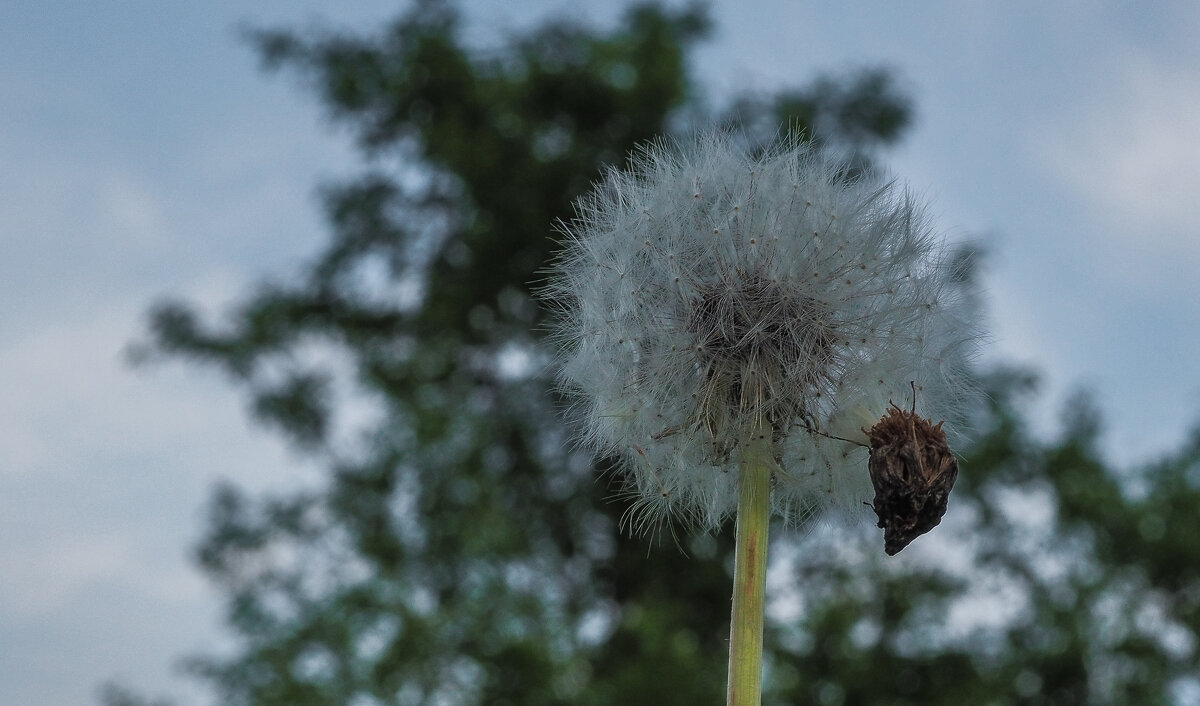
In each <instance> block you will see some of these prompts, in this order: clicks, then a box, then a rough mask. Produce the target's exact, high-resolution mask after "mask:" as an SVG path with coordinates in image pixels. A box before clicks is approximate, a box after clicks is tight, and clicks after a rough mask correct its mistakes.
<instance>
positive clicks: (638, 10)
mask: <svg viewBox="0 0 1200 706" xmlns="http://www.w3.org/2000/svg"><path fill="white" fill-rule="evenodd" d="M707 29H708V20H707V16H706V13H705V12H704V11H703V10H702V9H701V8H699V7H697V6H689V7H685V8H682V9H667V8H663V7H658V6H654V5H645V6H637V7H633V8H632V9H630V10H629V11H628V12H627V14H626V15H625V18H624V20H623V21H622V23H621V24H620V26H618V27H617V28H615V29H613V30H612V31H610V32H599V31H595V30H592V29H588V28H585V27H581V26H578V25H576V24H573V23H570V22H554V23H550V24H547V25H544V26H542V27H540V28H537V29H535V30H532V31H530V32H528V33H525V34H522V35H519V36H515V37H513V38H511V40H510V41H509V42H508V43H506V44H505V45H504V46H503V47H501V48H499V49H496V50H492V51H488V52H483V51H478V50H471V49H469V48H468V47H467V46H466V45H465V44H464V42H463V40H462V38H461V36H460V21H459V18H458V16H457V14H456V12H455V11H454V9H453V8H452V7H451V6H450V5H449V4H447V3H445V2H439V1H438V0H419V1H418V2H416V3H415V4H414V5H413V7H412V8H411V9H410V10H409V11H408V12H407V13H406V14H404V15H403V16H402V17H400V19H398V20H397V21H396V22H395V23H393V24H392V25H391V26H389V27H388V28H387V29H386V30H385V31H384V32H382V33H380V34H379V35H375V36H357V35H348V34H340V33H322V32H319V31H318V32H309V33H305V34H296V33H293V32H288V31H259V32H255V33H253V34H252V39H253V41H254V43H255V44H256V45H257V47H258V48H259V49H260V51H261V54H262V56H263V58H264V61H265V63H266V65H267V66H269V67H286V68H290V69H293V70H295V71H297V72H299V74H300V75H301V76H303V77H304V78H305V79H306V80H307V81H308V82H309V85H311V87H312V88H313V89H314V90H315V91H316V92H317V93H318V94H319V95H320V97H321V99H322V101H323V102H324V103H325V104H326V105H327V106H328V108H329V109H330V111H331V113H332V114H333V116H334V117H335V118H336V119H337V120H338V121H340V122H341V123H342V124H344V125H346V126H348V127H349V128H350V129H351V130H352V131H353V133H354V135H355V136H356V138H357V140H358V143H359V145H360V146H361V148H362V151H363V155H364V159H365V161H366V163H367V169H366V171H365V172H364V174H363V175H362V176H361V177H360V178H358V179H357V180H355V181H353V182H352V183H347V184H343V185H340V186H336V187H330V188H327V189H325V191H324V200H325V208H326V213H327V215H328V219H329V224H330V231H331V240H330V242H329V244H328V245H327V246H326V247H325V249H324V250H322V251H321V252H320V253H318V254H317V255H316V257H315V258H314V260H313V261H312V262H311V264H309V265H308V266H306V267H305V268H304V269H303V271H302V272H300V273H299V274H298V275H297V276H295V277H293V278H291V279H289V280H287V281H285V282H282V283H281V282H271V283H264V284H263V285H262V286H261V287H260V288H259V289H258V291H256V292H255V293H253V294H252V295H251V296H249V297H247V298H246V299H245V300H244V301H243V302H241V303H240V304H238V305H237V306H236V307H235V308H234V309H233V310H232V311H231V312H230V313H229V316H228V319H227V322H226V323H225V324H223V325H214V324H209V323H206V322H203V321H201V320H200V318H199V317H198V315H197V314H196V313H195V312H194V310H193V309H192V308H191V307H190V306H188V305H186V304H182V303H177V302H166V303H161V304H159V305H157V306H156V307H155V308H154V310H153V311H152V312H151V317H150V331H151V339H150V341H149V343H148V344H146V345H145V346H144V347H142V349H141V355H143V356H161V355H166V356H182V357H185V358H188V359H191V360H196V361H201V362H204V363H208V364H212V365H215V366H217V367H219V368H220V369H222V370H224V371H225V372H227V373H228V374H229V375H230V376H232V378H233V379H234V380H235V381H236V383H237V384H239V385H242V386H244V387H245V388H246V389H247V392H248V394H249V396H250V399H251V406H252V409H253V413H254V415H255V416H256V417H257V419H259V420H260V421H262V422H263V423H265V424H268V425H271V426H273V427H275V428H277V429H278V430H280V431H281V432H282V433H284V434H285V435H287V436H288V437H289V438H290V439H291V440H292V441H293V442H294V443H295V444H296V445H297V446H298V447H300V448H302V449H305V450H306V451H307V452H308V453H311V454H313V455H315V456H317V457H319V458H320V459H322V460H323V462H324V463H325V465H327V466H328V469H329V472H328V476H327V479H326V481H325V482H324V484H322V485H321V486H319V487H315V488H306V489H298V490H296V491H295V492H293V493H290V494H283V495H276V496H268V497H263V498H258V499H251V498H248V497H246V496H245V495H244V494H243V493H241V492H239V491H238V490H236V489H235V488H234V487H232V486H227V487H222V488H219V489H218V490H217V491H216V493H215V494H214V497H213V499H212V501H211V506H210V520H209V529H208V532H207V536H206V538H205V539H204V541H203V542H202V543H201V545H200V547H199V548H198V551H197V557H198V560H199V563H200V565H201V567H202V568H203V569H204V570H205V571H206V572H207V574H208V575H209V576H210V578H211V579H212V580H213V581H214V582H215V583H216V584H217V585H218V586H219V587H220V589H221V591H222V592H223V594H224V595H225V597H226V601H227V603H226V605H227V621H228V626H229V629H230V630H231V632H232V636H233V638H234V644H235V649H234V651H233V652H232V654H229V655H226V656H206V657H200V658H195V659H193V660H192V661H191V668H192V669H193V671H194V672H195V673H197V674H199V675H201V677H203V678H204V679H205V680H207V681H208V683H209V684H211V686H212V687H213V689H214V690H215V692H216V694H217V700H218V702H219V703H222V704H228V705H230V706H238V705H242V704H244V705H246V706H249V705H251V704H253V705H255V706H268V705H279V706H283V705H287V706H298V705H303V704H376V703H378V704H433V703H444V704H488V705H501V704H512V705H514V706H515V705H520V706H528V705H533V706H536V705H538V704H583V705H588V704H595V705H597V706H599V705H611V704H629V705H633V706H636V705H638V704H647V705H649V704H654V705H670V704H680V705H683V704H686V705H689V706H690V705H691V704H700V703H720V701H721V699H722V694H723V691H724V681H725V657H726V646H725V641H726V637H727V631H728V627H727V621H728V614H729V613H728V611H729V593H730V576H729V574H730V571H729V569H730V564H731V561H730V556H729V555H730V549H731V541H730V537H729V536H728V533H721V534H720V535H717V536H699V537H690V536H680V537H677V538H674V540H673V539H671V538H669V537H668V538H666V540H665V541H659V542H650V541H649V540H647V539H645V538H634V539H630V538H629V537H628V536H626V535H625V534H624V533H622V532H621V530H620V518H621V515H622V513H623V512H624V511H625V510H626V509H627V507H628V504H627V502H626V501H625V500H623V499H621V498H620V497H619V494H618V493H617V492H616V488H615V487H614V486H612V485H611V483H610V480H611V478H610V474H609V470H610V467H609V464H607V463H606V462H605V461H604V460H600V461H598V462H595V463H594V462H593V459H591V458H589V457H586V456H584V455H581V454H578V453H572V452H570V451H569V450H568V447H567V446H566V432H565V430H564V429H563V427H562V425H561V423H560V422H559V421H558V417H557V415H556V413H555V410H554V399H553V394H552V392H551V385H550V382H549V381H548V380H547V379H546V377H545V376H544V375H543V373H542V361H543V360H544V356H545V351H544V344H543V343H542V342H541V341H540V336H541V318H540V317H541V314H540V312H539V310H538V307H537V306H536V305H535V304H534V303H533V300H532V298H531V295H530V289H531V287H532V286H534V284H533V283H534V282H536V280H537V278H538V271H539V268H540V267H542V266H543V265H544V263H546V261H547V259H548V257H549V255H550V254H551V252H552V251H553V249H554V247H555V245H554V232H553V224H554V223H555V222H556V221H557V220H561V219H568V218H570V217H571V215H572V212H571V203H572V200H573V199H574V198H576V197H578V196H579V195H580V194H582V193H583V192H584V191H585V189H586V188H587V186H588V184H589V183H590V182H591V181H592V180H593V179H594V178H595V177H596V175H597V174H598V173H599V172H600V171H601V169H602V168H603V167H604V166H605V165H613V164H620V163H621V162H622V160H623V159H624V157H625V155H626V154H628V152H629V151H630V150H631V149H632V148H633V147H634V146H635V145H637V144H638V143H639V142H642V141H644V140H647V139H650V138H653V137H655V136H657V135H660V134H663V133H667V132H671V131H672V129H673V128H678V127H679V126H680V124H681V123H682V122H684V121H685V120H686V119H688V118H692V119H696V120H701V119H704V115H705V109H704V108H703V107H702V106H701V104H700V101H699V97H698V96H697V95H696V88H695V84H694V82H693V80H692V79H691V77H690V76H689V74H688V53H689V51H690V50H691V49H692V47H693V46H694V45H695V43H696V42H697V41H698V40H700V39H701V38H703V37H704V35H705V33H706V31H707ZM729 105H730V108H729V109H728V110H727V111H725V112H724V117H723V118H718V119H723V120H725V121H726V122H736V123H738V124H740V125H742V126H743V127H744V128H745V129H746V130H747V131H748V132H749V133H750V134H751V135H759V136H763V137H767V136H773V135H774V134H775V133H776V131H777V130H778V126H779V125H780V124H785V125H791V126H793V127H795V128H798V129H801V130H803V131H804V134H805V135H807V136H808V137H809V138H810V139H815V140H818V141H819V142H820V144H822V146H823V147H825V148H827V149H830V150H834V151H836V152H838V153H839V154H840V155H841V156H843V157H845V158H846V159H847V162H848V165H849V166H850V168H851V169H852V170H854V171H858V172H861V171H863V170H866V169H868V168H869V165H870V156H871V155H872V154H873V153H874V152H875V151H876V150H877V149H878V148H880V147H882V146H885V145H887V144H889V143H891V142H893V141H894V140H896V139H898V138H899V137H900V135H901V134H902V133H903V130H904V128H905V127H906V125H907V124H908V121H909V118H910V115H911V108H910V106H909V104H908V101H907V99H906V98H905V97H904V95H902V94H901V93H900V92H899V91H898V90H897V89H896V87H895V84H894V82H893V81H892V79H891V78H890V76H889V74H888V73H886V72H884V71H879V70H869V71H865V72H863V73H860V74H856V75H850V76H847V77H842V78H819V79H817V80H816V81H815V82H814V83H812V84H811V85H810V86H808V87H807V88H800V89H796V90H794V91H789V92H786V93H783V94H780V95H778V96H774V97H762V96H738V97H733V100H732V101H731V102H730V104H729ZM973 262H974V260H973V259H972V258H971V257H970V252H969V251H964V253H963V260H962V265H963V266H962V267H961V268H960V269H961V271H962V272H963V286H964V287H970V286H971V281H972V273H971V268H970V265H971V263H973ZM986 382H987V384H988V387H989V390H990V392H991V401H992V403H991V407H990V408H989V409H988V410H981V411H980V413H979V422H978V426H979V429H980V432H981V440H980V441H979V443H978V444H977V445H976V447H975V448H973V449H971V450H970V451H969V453H968V455H967V458H966V461H965V464H964V467H963V468H964V472H963V475H962V477H961V479H960V481H959V487H958V488H957V489H956V491H955V497H954V501H953V502H952V514H951V516H950V517H949V518H948V519H947V525H948V527H946V528H943V529H942V530H940V531H939V532H935V533H934V534H933V535H931V536H930V537H929V538H927V539H923V540H922V542H921V543H920V544H924V545H925V547H924V549H922V548H921V546H920V544H919V545H917V546H916V547H914V549H910V550H908V551H907V552H906V554H905V557H904V558H902V559H899V560H890V561H884V560H882V559H881V557H882V550H881V548H880V542H881V540H880V539H879V537H878V536H877V535H876V534H875V532H874V528H864V531H863V532H859V533H852V532H845V531H843V532H837V533H831V532H830V531H827V530H818V531H817V532H816V534H814V535H813V536H812V537H811V538H810V540H808V541H805V542H801V541H800V539H799V537H800V534H801V533H792V534H787V533H776V539H775V543H774V545H773V550H772V551H773V552H774V554H775V556H776V568H777V570H778V572H777V575H782V576H787V577H788V578H789V580H788V581H787V582H786V584H787V585H788V586H791V587H793V588H794V590H795V595H794V596H788V597H787V598H786V600H781V601H780V602H779V605H778V606H777V608H778V610H779V611H780V614H784V613H786V614H788V615H789V616H790V617H788V618H786V619H784V618H782V617H778V616H777V617H776V618H775V619H774V620H773V621H772V622H771V623H770V624H769V627H768V630H769V633H768V636H767V640H768V655H769V660H770V662H769V668H768V669H769V672H768V680H767V685H766V686H767V692H766V701H767V703H776V704H784V703H818V704H829V705H836V704H873V705H874V704H916V703H921V704H956V705H957V704H962V703H978V704H1083V703H1091V704H1097V703H1139V704H1154V703H1169V694H1170V693H1176V692H1179V693H1182V692H1181V690H1186V689H1187V688H1198V689H1200V684H1197V683H1196V682H1195V681H1194V680H1193V682H1191V684H1192V686H1191V687H1189V685H1188V682H1187V681H1186V680H1187V678H1188V675H1189V674H1194V673H1196V672H1195V670H1196V668H1197V663H1196V657H1195V640H1196V631H1197V630H1198V629H1200V617H1197V616H1200V610H1197V608H1198V607H1200V606H1198V605H1197V604H1198V603H1200V576H1198V575H1197V574H1198V572H1200V568H1197V567H1200V531H1197V530H1198V529H1200V527H1197V524H1198V523H1200V520H1197V519H1196V518H1197V513H1195V511H1194V509H1195V508H1196V507H1197V501H1198V500H1200V489H1198V485H1200V473H1198V471H1197V468H1198V467H1200V466H1198V464H1197V458H1198V454H1200V438H1198V440H1197V441H1196V443H1194V444H1193V445H1192V446H1191V447H1189V448H1188V449H1187V450H1186V451H1185V452H1184V453H1182V454H1181V455H1180V456H1179V457H1178V458H1174V459H1171V460H1169V461H1167V462H1164V463H1163V464H1162V465H1161V467H1158V468H1156V469H1155V472H1154V473H1148V474H1145V475H1144V476H1140V477H1138V478H1137V479H1126V480H1129V481H1130V482H1129V483H1128V487H1125V486H1123V485H1122V478H1121V477H1119V476H1118V475H1116V474H1115V473H1113V472H1111V471H1110V469H1108V468H1107V467H1106V466H1105V465H1104V464H1103V462H1102V461H1101V460H1100V459H1099V458H1098V455H1097V453H1096V450H1095V441H1096V435H1097V433H1098V430H1097V424H1096V423H1095V418H1094V415H1092V414H1091V413H1090V412H1089V411H1088V410H1089V409H1090V408H1089V407H1088V406H1087V405H1086V404H1084V403H1082V402H1081V403H1080V404H1079V405H1076V406H1075V407H1074V408H1073V409H1072V411H1071V415H1070V421H1071V423H1070V424H1069V425H1068V429H1069V432H1068V433H1067V434H1066V436H1065V437H1064V439H1062V440H1061V441H1059V442H1055V443H1052V444H1046V443H1043V442H1039V441H1036V440H1035V439H1034V438H1033V437H1031V436H1030V435H1029V434H1028V433H1027V432H1026V430H1025V429H1024V428H1023V426H1022V425H1021V423H1020V421H1019V414H1018V411H1017V410H1018V405H1017V404H1016V402H1015V400H1018V399H1019V396H1020V394H1021V391H1022V390H1027V389H1028V388H1029V387H1030V386H1031V384H1032V383H1031V381H1030V380H1028V379H1027V378H1025V377H1023V376H1021V375H1018V374H1001V373H997V374H994V375H992V376H991V377H990V378H988V379H987V380H986ZM348 396H349V397H350V398H351V399H353V406H355V407H356V409H357V410H358V413H357V414H356V415H355V418H357V419H361V418H362V416H363V414H362V411H361V408H362V407H364V406H366V405H369V407H370V409H371V410H373V412H374V420H375V421H373V422H369V423H365V424H364V423H361V422H360V423H358V424H357V425H356V424H354V423H352V422H348V421H346V419H344V417H345V416H347V415H344V414H342V415H340V414H339V411H340V410H343V409H345V407H346V406H347V405H346V403H345V400H346V399H347V397H348ZM597 464H598V468H597ZM864 472H865V469H864ZM597 473H599V474H600V475H599V478H600V480H597ZM1132 480H1137V481H1138V482H1137V483H1133V482H1132ZM1135 492H1136V493H1137V494H1135ZM827 538H835V539H836V542H825V541H822V540H824V539H827ZM660 539H661V538H660ZM801 545H802V547H803V551H799V552H797V551H795V549H796V548H797V547H798V546H801ZM681 548H682V549H685V550H686V555H685V554H684V552H681V551H680V549H681ZM943 555H944V556H947V557H953V559H954V560H953V561H946V560H944V559H943ZM910 557H911V558H910ZM788 572H790V573H788ZM972 607H974V608H975V610H971V608H972ZM991 613H994V614H995V615H991ZM980 615H983V616H984V617H985V619H983V620H979V619H978V618H979V616H980ZM1172 690H1174V691H1172ZM104 698H105V700H106V701H107V703H109V704H110V705H111V706H117V705H118V704H120V705H121V706H135V705H136V704H147V703H149V702H147V701H144V700H139V698H138V697H137V696H136V695H134V694H132V693H130V692H128V691H127V690H124V689H121V688H117V687H111V688H109V689H108V690H107V691H106V694H105V697H104ZM156 703H157V702H156Z"/></svg>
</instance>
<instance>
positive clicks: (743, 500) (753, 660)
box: [726, 433, 771, 706]
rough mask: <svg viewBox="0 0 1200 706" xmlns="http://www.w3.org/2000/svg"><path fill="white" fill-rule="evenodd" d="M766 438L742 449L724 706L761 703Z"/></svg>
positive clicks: (768, 486) (768, 461)
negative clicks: (726, 686) (727, 688)
mask: <svg viewBox="0 0 1200 706" xmlns="http://www.w3.org/2000/svg"><path fill="white" fill-rule="evenodd" d="M770 467H771V445H770V434H769V433H768V434H767V435H766V436H765V438H763V437H761V436H760V435H756V438H755V439H753V440H751V442H750V443H748V444H746V445H745V447H743V457H742V464H741V469H740V474H739V478H738V510H737V548H736V550H735V554H734V564H733V616H732V619H731V621H730V626H729V684H728V686H729V690H728V694H727V699H726V704H727V706H760V704H761V703H762V646H763V606H764V602H765V596H766V587H767V524H768V523H767V521H768V519H769V518H770V515H771V471H770Z"/></svg>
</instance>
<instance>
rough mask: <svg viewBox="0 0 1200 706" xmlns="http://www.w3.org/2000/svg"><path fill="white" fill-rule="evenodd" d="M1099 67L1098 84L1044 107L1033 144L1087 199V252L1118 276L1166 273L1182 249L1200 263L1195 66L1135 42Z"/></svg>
mask: <svg viewBox="0 0 1200 706" xmlns="http://www.w3.org/2000/svg"><path fill="white" fill-rule="evenodd" d="M1106 66H1111V68H1112V71H1111V73H1109V74H1107V75H1106V76H1105V77H1104V81H1105V86H1106V87H1105V90H1103V91H1099V92H1098V93H1097V95H1096V100H1094V101H1093V102H1092V103H1091V104H1090V105H1086V106H1083V107H1082V108H1081V110H1080V112H1079V113H1075V112H1065V111H1064V112H1059V113H1057V114H1055V115H1053V116H1046V117H1047V118H1048V120H1047V122H1048V123H1049V124H1050V127H1049V128H1048V129H1047V130H1046V131H1044V132H1043V133H1042V134H1041V135H1039V136H1038V137H1037V138H1036V139H1035V140H1034V146H1035V150H1036V152H1038V153H1039V154H1040V155H1041V159H1040V161H1041V163H1042V165H1043V167H1044V168H1045V169H1046V170H1047V171H1048V172H1049V173H1050V174H1051V175H1052V177H1054V178H1055V179H1057V180H1058V181H1059V182H1060V183H1062V184H1063V185H1065V186H1066V187H1067V189H1068V190H1069V191H1070V192H1071V193H1073V194H1075V195H1076V196H1077V197H1078V198H1080V199H1082V200H1083V201H1084V202H1085V205H1086V208H1087V210H1088V211H1089V213H1090V217H1089V218H1088V222H1089V223H1090V224H1091V225H1093V226H1094V230H1093V231H1092V232H1090V233H1088V234H1086V236H1087V238H1088V239H1089V240H1091V241H1093V242H1095V243H1096V245H1095V247H1092V248H1089V250H1088V252H1087V253H1086V254H1087V255H1088V256H1089V257H1091V258H1094V259H1096V260H1098V261H1100V262H1101V263H1102V264H1104V265H1105V266H1106V270H1107V272H1108V274H1109V275H1110V276H1112V277H1114V278H1115V279H1117V280H1118V281H1121V282H1123V283H1125V284H1130V285H1137V286H1141V287H1145V286H1147V285H1148V284H1150V283H1152V282H1154V281H1172V278H1171V276H1170V275H1173V274H1174V273H1175V271H1176V269H1177V268H1179V267H1180V263H1179V262H1178V259H1179V258H1183V259H1184V260H1186V262H1187V263H1188V264H1189V266H1190V267H1194V266H1196V265H1200V238H1197V237H1196V235H1197V234H1198V233H1200V209H1197V208H1196V199H1197V194H1200V132H1198V131H1197V129H1196V125H1197V120H1198V119H1200V66H1196V65H1187V64H1185V63H1179V62H1171V61H1167V60H1166V59H1164V58H1161V57H1155V56H1152V55H1150V54H1148V53H1145V52H1136V51H1128V52H1124V53H1122V55H1121V56H1120V57H1119V58H1115V59H1113V60H1112V61H1111V62H1108V63H1107V64H1106ZM1081 235H1083V234H1081Z"/></svg>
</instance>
